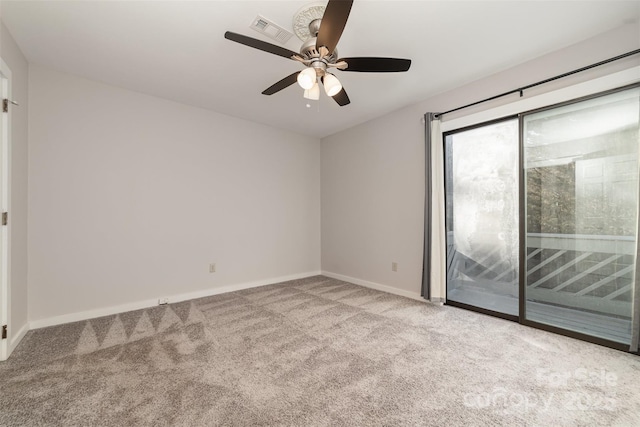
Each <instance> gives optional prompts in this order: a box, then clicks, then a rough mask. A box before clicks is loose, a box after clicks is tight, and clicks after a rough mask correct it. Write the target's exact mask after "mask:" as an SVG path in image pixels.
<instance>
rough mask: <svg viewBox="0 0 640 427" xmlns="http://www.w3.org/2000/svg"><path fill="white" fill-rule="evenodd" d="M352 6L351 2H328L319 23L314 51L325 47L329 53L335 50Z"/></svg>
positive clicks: (330, 0) (344, 0)
mask: <svg viewBox="0 0 640 427" xmlns="http://www.w3.org/2000/svg"><path fill="white" fill-rule="evenodd" d="M352 5H353V0H329V3H328V4H327V8H326V9H325V10H324V15H323V16H322V22H321V23H320V31H318V38H317V40H316V49H320V47H321V46H325V47H326V48H327V49H328V50H329V53H332V52H333V51H334V50H335V48H336V45H337V44H338V40H340V36H341V35H342V31H344V26H345V25H346V24H347V19H348V18H349V12H351V6H352Z"/></svg>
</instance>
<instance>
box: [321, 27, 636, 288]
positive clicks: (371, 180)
mask: <svg viewBox="0 0 640 427" xmlns="http://www.w3.org/2000/svg"><path fill="white" fill-rule="evenodd" d="M639 29H640V26H639V25H638V23H631V24H627V25H625V26H622V27H619V28H618V29H616V30H614V31H611V32H608V33H604V34H602V35H600V36H598V37H594V38H592V39H589V40H586V41H584V42H581V43H578V44H576V45H573V46H570V47H567V48H564V49H562V50H559V51H556V52H552V53H549V54H547V55H545V56H542V57H540V58H537V59H534V60H531V61H529V62H526V63H524V64H521V65H519V66H516V67H514V68H511V69H508V70H506V71H503V72H501V73H498V74H495V75H492V76H490V77H487V78H485V79H482V80H478V81H476V82H473V83H470V84H467V85H464V86H462V87H459V88H457V89H455V90H451V91H448V92H446V93H441V94H434V96H433V97H431V98H429V99H427V100H425V101H423V102H421V103H419V104H416V105H412V106H409V107H406V108H404V109H402V110H399V111H396V112H394V113H391V114H388V115H386V116H384V117H380V118H378V119H375V120H372V121H370V122H367V123H364V124H362V125H359V126H356V127H354V128H351V129H348V130H345V131H343V132H340V133H337V134H334V135H332V136H329V137H327V138H324V139H323V140H322V149H321V155H322V163H321V169H322V270H323V271H325V272H329V273H334V274H338V275H342V276H346V277H350V278H355V279H359V280H364V281H368V282H372V283H374V284H378V285H383V286H388V287H391V288H393V289H396V290H398V291H401V292H403V293H404V294H412V295H415V296H419V294H420V286H421V278H422V245H423V234H424V224H423V206H424V171H425V164H424V125H423V124H422V122H421V118H422V116H423V114H424V113H425V112H439V111H445V110H447V109H451V108H455V107H458V106H460V105H463V104H466V103H470V102H474V101H477V100H479V99H483V98H486V97H489V96H493V95H495V94H497V93H502V92H505V91H508V90H511V89H514V88H516V87H519V86H524V85H527V84H529V83H533V82H536V81H538V80H542V79H545V78H548V77H552V76H555V75H557V74H561V73H564V72H567V71H570V70H573V69H577V68H580V67H583V66H585V65H589V64H591V63H594V62H598V61H601V60H603V59H606V58H609V57H613V56H616V55H619V54H622V53H625V52H628V51H631V50H634V49H638V48H639V47H640V30H639ZM638 64H640V61H639V59H638V58H637V56H636V57H634V58H632V59H626V60H623V61H619V62H617V63H615V64H612V65H608V66H604V67H600V68H598V69H594V70H591V71H588V72H585V73H581V74H579V75H576V76H573V77H571V78H567V79H563V80H561V81H556V82H554V83H551V84H548V85H545V86H543V87H538V88H536V89H532V90H529V91H527V92H526V94H525V96H533V95H537V94H540V93H543V92H546V91H550V90H554V89H558V88H560V87H563V86H568V85H570V84H575V83H579V82H583V81H586V80H589V79H593V78H596V77H599V76H602V75H605V74H610V73H613V72H615V71H620V70H622V69H626V68H630V67H632V66H635V65H638ZM516 99H518V95H513V96H509V97H507V98H505V99H502V100H499V101H495V102H492V103H488V104H484V105H482V106H480V107H475V108H472V109H468V110H465V111H464V112H461V113H457V114H453V115H449V116H447V118H449V119H451V118H454V117H456V116H460V115H466V114H470V113H473V112H477V111H480V110H482V109H487V108H492V107H495V106H498V105H500V104H505V103H508V102H512V101H514V100H516ZM392 262H397V263H398V271H397V272H392V271H391V263H392Z"/></svg>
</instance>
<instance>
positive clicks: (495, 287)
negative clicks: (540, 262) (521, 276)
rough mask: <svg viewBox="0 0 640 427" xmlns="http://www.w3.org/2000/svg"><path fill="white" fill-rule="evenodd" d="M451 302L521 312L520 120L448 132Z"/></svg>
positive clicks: (447, 186)
mask: <svg viewBox="0 0 640 427" xmlns="http://www.w3.org/2000/svg"><path fill="white" fill-rule="evenodd" d="M445 159H446V165H445V171H446V172H445V173H446V180H445V187H446V218H447V266H448V271H447V301H448V302H450V303H451V302H453V303H458V304H461V305H469V306H473V307H476V308H480V309H484V310H489V311H492V312H496V313H501V314H506V315H510V316H517V315H518V251H519V243H518V119H517V118H513V119H509V120H503V121H500V122H495V123H490V124H484V125H482V126H479V127H475V128H472V129H463V130H460V131H456V132H453V133H450V134H447V135H446V136H445Z"/></svg>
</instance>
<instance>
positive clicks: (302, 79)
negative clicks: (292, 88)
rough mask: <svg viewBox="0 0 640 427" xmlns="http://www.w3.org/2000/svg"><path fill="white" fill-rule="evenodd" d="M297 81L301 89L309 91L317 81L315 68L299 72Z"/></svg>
mask: <svg viewBox="0 0 640 427" xmlns="http://www.w3.org/2000/svg"><path fill="white" fill-rule="evenodd" d="M297 80H298V84H299V85H300V87H301V88H302V89H311V88H312V87H313V85H315V84H317V81H318V77H317V76H316V70H315V68H312V67H309V68H305V69H304V70H302V71H300V74H298V78H297Z"/></svg>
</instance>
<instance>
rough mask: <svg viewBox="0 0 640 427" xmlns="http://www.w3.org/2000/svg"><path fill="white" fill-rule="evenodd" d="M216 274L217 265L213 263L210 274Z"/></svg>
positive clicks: (210, 265) (210, 266)
mask: <svg viewBox="0 0 640 427" xmlns="http://www.w3.org/2000/svg"><path fill="white" fill-rule="evenodd" d="M215 272H216V263H215V262H213V263H211V264H209V273H215Z"/></svg>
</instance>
